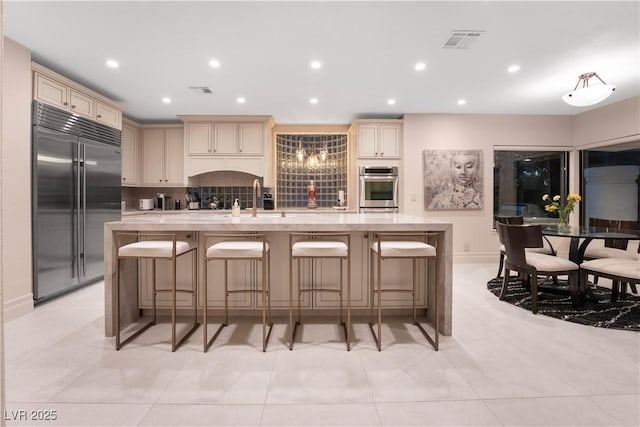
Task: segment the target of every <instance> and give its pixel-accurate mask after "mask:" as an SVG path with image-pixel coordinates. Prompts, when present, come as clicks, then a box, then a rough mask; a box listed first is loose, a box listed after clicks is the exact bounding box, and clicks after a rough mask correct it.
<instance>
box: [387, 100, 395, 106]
mask: <svg viewBox="0 0 640 427" xmlns="http://www.w3.org/2000/svg"><path fill="white" fill-rule="evenodd" d="M395 103H396V100H395V99H393V98H391V99H387V104H389V105H395Z"/></svg>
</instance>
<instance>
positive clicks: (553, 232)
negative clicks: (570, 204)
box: [541, 224, 640, 305]
mask: <svg viewBox="0 0 640 427" xmlns="http://www.w3.org/2000/svg"><path fill="white" fill-rule="evenodd" d="M541 229H542V235H543V236H547V237H550V236H553V237H566V238H569V239H571V241H570V243H569V260H570V261H573V262H574V263H576V264H578V265H580V264H582V262H583V261H584V254H585V251H586V250H587V246H589V244H590V243H591V242H592V241H593V240H597V239H604V240H609V239H615V240H626V241H627V242H628V241H631V240H640V230H628V229H624V230H622V229H619V228H607V227H593V226H578V225H569V226H561V225H558V224H543V225H541ZM552 250H553V252H554V253H555V252H556V251H555V249H554V248H553V247H552ZM578 288H579V289H581V290H582V292H581V295H580V298H579V299H580V302H579V305H582V304H583V303H584V301H585V299H587V300H590V301H594V302H598V301H599V299H598V298H597V297H596V296H595V294H594V293H593V292H592V289H591V288H590V287H589V283H579V284H578ZM545 289H546V290H547V291H549V292H553V293H563V294H564V293H566V292H567V291H568V290H566V289H564V288H557V287H549V288H548V289H547V288H545Z"/></svg>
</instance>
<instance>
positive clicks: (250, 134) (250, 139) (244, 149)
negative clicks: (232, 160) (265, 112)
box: [238, 123, 264, 154]
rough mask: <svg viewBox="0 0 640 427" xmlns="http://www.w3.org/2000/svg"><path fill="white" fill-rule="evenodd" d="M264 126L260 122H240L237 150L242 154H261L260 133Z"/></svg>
mask: <svg viewBox="0 0 640 427" xmlns="http://www.w3.org/2000/svg"><path fill="white" fill-rule="evenodd" d="M263 129H264V127H263V125H262V123H240V127H239V132H238V135H239V139H240V141H239V145H240V146H239V152H240V153H242V154H262V150H263V146H264V144H263V143H262V135H263V133H264V131H263Z"/></svg>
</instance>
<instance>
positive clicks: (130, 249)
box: [118, 240, 198, 258]
mask: <svg viewBox="0 0 640 427" xmlns="http://www.w3.org/2000/svg"><path fill="white" fill-rule="evenodd" d="M197 245H198V244H197V242H195V241H191V240H187V241H182V240H177V241H176V256H177V255H180V254H183V253H185V252H187V251H190V250H191V249H194V248H195V247H196V246H197ZM172 253H173V241H171V240H143V241H141V242H135V243H129V244H128V245H124V246H121V247H120V248H119V249H118V256H120V257H140V258H144V257H146V258H171V256H172Z"/></svg>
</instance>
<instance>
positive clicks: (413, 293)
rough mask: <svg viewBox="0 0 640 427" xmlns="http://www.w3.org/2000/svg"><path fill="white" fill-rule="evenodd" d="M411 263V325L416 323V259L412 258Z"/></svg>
mask: <svg viewBox="0 0 640 427" xmlns="http://www.w3.org/2000/svg"><path fill="white" fill-rule="evenodd" d="M411 262H412V266H411V267H412V272H411V273H412V276H411V284H412V286H413V291H412V292H411V297H412V299H413V323H414V324H415V323H416V322H417V320H416V319H417V317H416V259H415V258H413V259H412V260H411Z"/></svg>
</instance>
